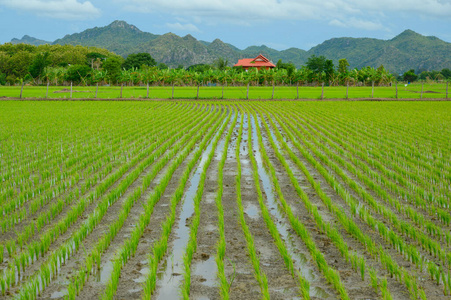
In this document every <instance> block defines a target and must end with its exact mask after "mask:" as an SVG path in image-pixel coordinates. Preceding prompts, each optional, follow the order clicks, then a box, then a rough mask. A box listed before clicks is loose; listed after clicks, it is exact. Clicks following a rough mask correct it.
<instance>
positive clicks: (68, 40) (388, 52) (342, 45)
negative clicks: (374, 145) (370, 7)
mask: <svg viewBox="0 0 451 300" xmlns="http://www.w3.org/2000/svg"><path fill="white" fill-rule="evenodd" d="M11 42H12V43H27V44H33V45H39V44H45V43H49V42H46V41H42V40H38V39H36V38H32V37H29V36H27V35H26V36H24V37H23V38H22V39H20V40H19V39H13V40H11ZM53 44H61V45H64V44H72V45H83V46H96V47H102V48H106V49H108V50H110V51H113V52H115V53H116V54H119V55H122V56H124V57H126V56H128V55H129V54H131V53H137V52H147V53H150V54H151V55H152V57H154V58H155V60H156V61H158V62H163V63H165V64H167V65H168V66H170V67H177V66H179V65H183V66H185V67H187V66H190V65H194V64H200V63H206V64H210V63H212V62H214V61H215V60H216V59H217V58H219V57H223V58H224V59H227V60H228V62H229V65H233V64H235V62H237V61H238V59H240V58H245V57H255V56H257V55H258V54H263V55H264V56H266V57H268V58H269V59H270V60H272V61H273V62H274V63H276V62H277V61H278V60H279V59H281V60H282V61H284V62H292V63H294V64H295V65H296V66H298V67H299V66H301V65H303V64H305V63H306V61H307V59H308V58H309V57H310V56H311V55H317V56H320V55H324V56H325V57H327V58H328V59H332V60H333V61H334V63H335V65H337V64H338V60H339V59H341V58H346V59H347V60H348V62H349V64H350V66H351V68H362V67H365V66H371V67H375V68H377V67H379V66H380V65H384V66H385V67H386V68H387V69H388V70H390V71H391V72H393V73H403V72H405V71H407V70H409V69H415V70H416V71H417V72H419V71H423V70H441V69H443V68H450V69H451V56H450V55H449V53H451V43H447V42H444V41H442V40H440V39H438V38H436V37H433V36H423V35H421V34H418V33H416V32H414V31H412V30H405V31H404V32H402V33H401V34H399V35H398V36H396V37H394V38H393V39H391V40H381V39H373V38H349V37H342V38H333V39H330V40H327V41H325V42H323V43H322V44H319V45H317V46H316V47H313V48H312V49H310V50H308V51H305V50H302V49H298V48H289V49H286V50H283V51H278V50H275V49H272V48H270V47H267V46H265V45H262V46H250V47H247V48H246V49H244V50H240V49H238V48H237V47H235V46H233V45H231V44H228V43H224V42H223V41H221V40H220V39H215V40H214V41H213V42H206V41H200V40H197V39H196V38H195V37H193V36H191V35H189V34H188V35H186V36H184V37H180V36H178V35H176V34H173V33H166V34H163V35H155V34H152V33H148V32H143V31H141V30H139V29H138V28H137V27H136V26H133V25H130V24H128V23H127V22H125V21H114V22H113V23H111V24H109V25H108V26H105V27H95V28H91V29H87V30H85V31H83V32H80V33H75V34H70V35H66V36H65V37H63V38H61V39H57V40H56V41H54V42H53Z"/></svg>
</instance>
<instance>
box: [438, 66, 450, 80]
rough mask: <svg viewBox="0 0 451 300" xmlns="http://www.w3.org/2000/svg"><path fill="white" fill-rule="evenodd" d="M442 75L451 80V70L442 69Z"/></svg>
mask: <svg viewBox="0 0 451 300" xmlns="http://www.w3.org/2000/svg"><path fill="white" fill-rule="evenodd" d="M440 73H441V74H442V75H443V77H445V78H447V79H449V78H451V70H450V69H448V68H446V69H442V70H441V71H440Z"/></svg>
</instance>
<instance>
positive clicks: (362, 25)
mask: <svg viewBox="0 0 451 300" xmlns="http://www.w3.org/2000/svg"><path fill="white" fill-rule="evenodd" d="M329 25H332V26H337V27H344V28H357V29H363V30H387V29H386V28H385V26H384V25H382V24H381V23H379V22H373V21H369V20H361V19H356V18H349V19H346V20H337V19H333V20H331V21H330V22H329Z"/></svg>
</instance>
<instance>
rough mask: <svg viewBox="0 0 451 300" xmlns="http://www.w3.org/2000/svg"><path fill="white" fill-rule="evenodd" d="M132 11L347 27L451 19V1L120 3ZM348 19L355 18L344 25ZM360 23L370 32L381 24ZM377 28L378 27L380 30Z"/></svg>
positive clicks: (137, 0) (125, 0) (173, 0)
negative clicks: (389, 16)
mask: <svg viewBox="0 0 451 300" xmlns="http://www.w3.org/2000/svg"><path fill="white" fill-rule="evenodd" d="M116 1H117V2H121V1H122V2H123V3H125V5H127V6H126V7H127V8H128V9H131V10H134V11H141V12H151V13H167V14H171V15H173V16H178V17H180V16H183V17H189V18H193V19H194V18H200V19H202V20H203V21H208V22H211V20H216V22H217V23H219V22H224V21H225V22H243V21H246V22H252V21H255V20H258V21H262V20H324V21H326V22H331V23H337V21H335V20H338V23H339V22H341V23H342V25H343V26H349V27H351V26H353V25H352V24H353V23H354V24H355V25H358V24H359V20H364V19H365V20H366V18H367V17H368V16H373V17H376V18H379V19H380V18H384V16H385V14H386V13H395V14H402V13H407V14H413V15H415V16H423V17H451V0H397V1H393V0H366V1H361V0H324V1H317V0H245V1H243V0H189V1H186V0H116ZM347 18H355V19H354V20H350V21H346V22H345V21H343V20H346V19H347ZM338 23H337V24H336V25H338ZM370 23H371V22H367V21H360V25H363V27H364V28H368V29H369V30H374V28H376V27H378V26H379V25H378V23H381V22H373V23H374V24H370ZM376 25H377V26H376Z"/></svg>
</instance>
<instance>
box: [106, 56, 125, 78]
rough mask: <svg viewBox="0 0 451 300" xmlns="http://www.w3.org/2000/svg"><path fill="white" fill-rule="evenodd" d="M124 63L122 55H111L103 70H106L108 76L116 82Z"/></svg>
mask: <svg viewBox="0 0 451 300" xmlns="http://www.w3.org/2000/svg"><path fill="white" fill-rule="evenodd" d="M122 63H123V59H122V57H120V56H111V57H109V58H107V59H106V60H105V62H104V63H103V65H102V68H103V70H105V71H106V72H107V74H108V78H109V79H110V80H111V81H113V82H114V83H116V82H117V80H118V79H119V76H120V75H121V71H122V69H121V65H122Z"/></svg>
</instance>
